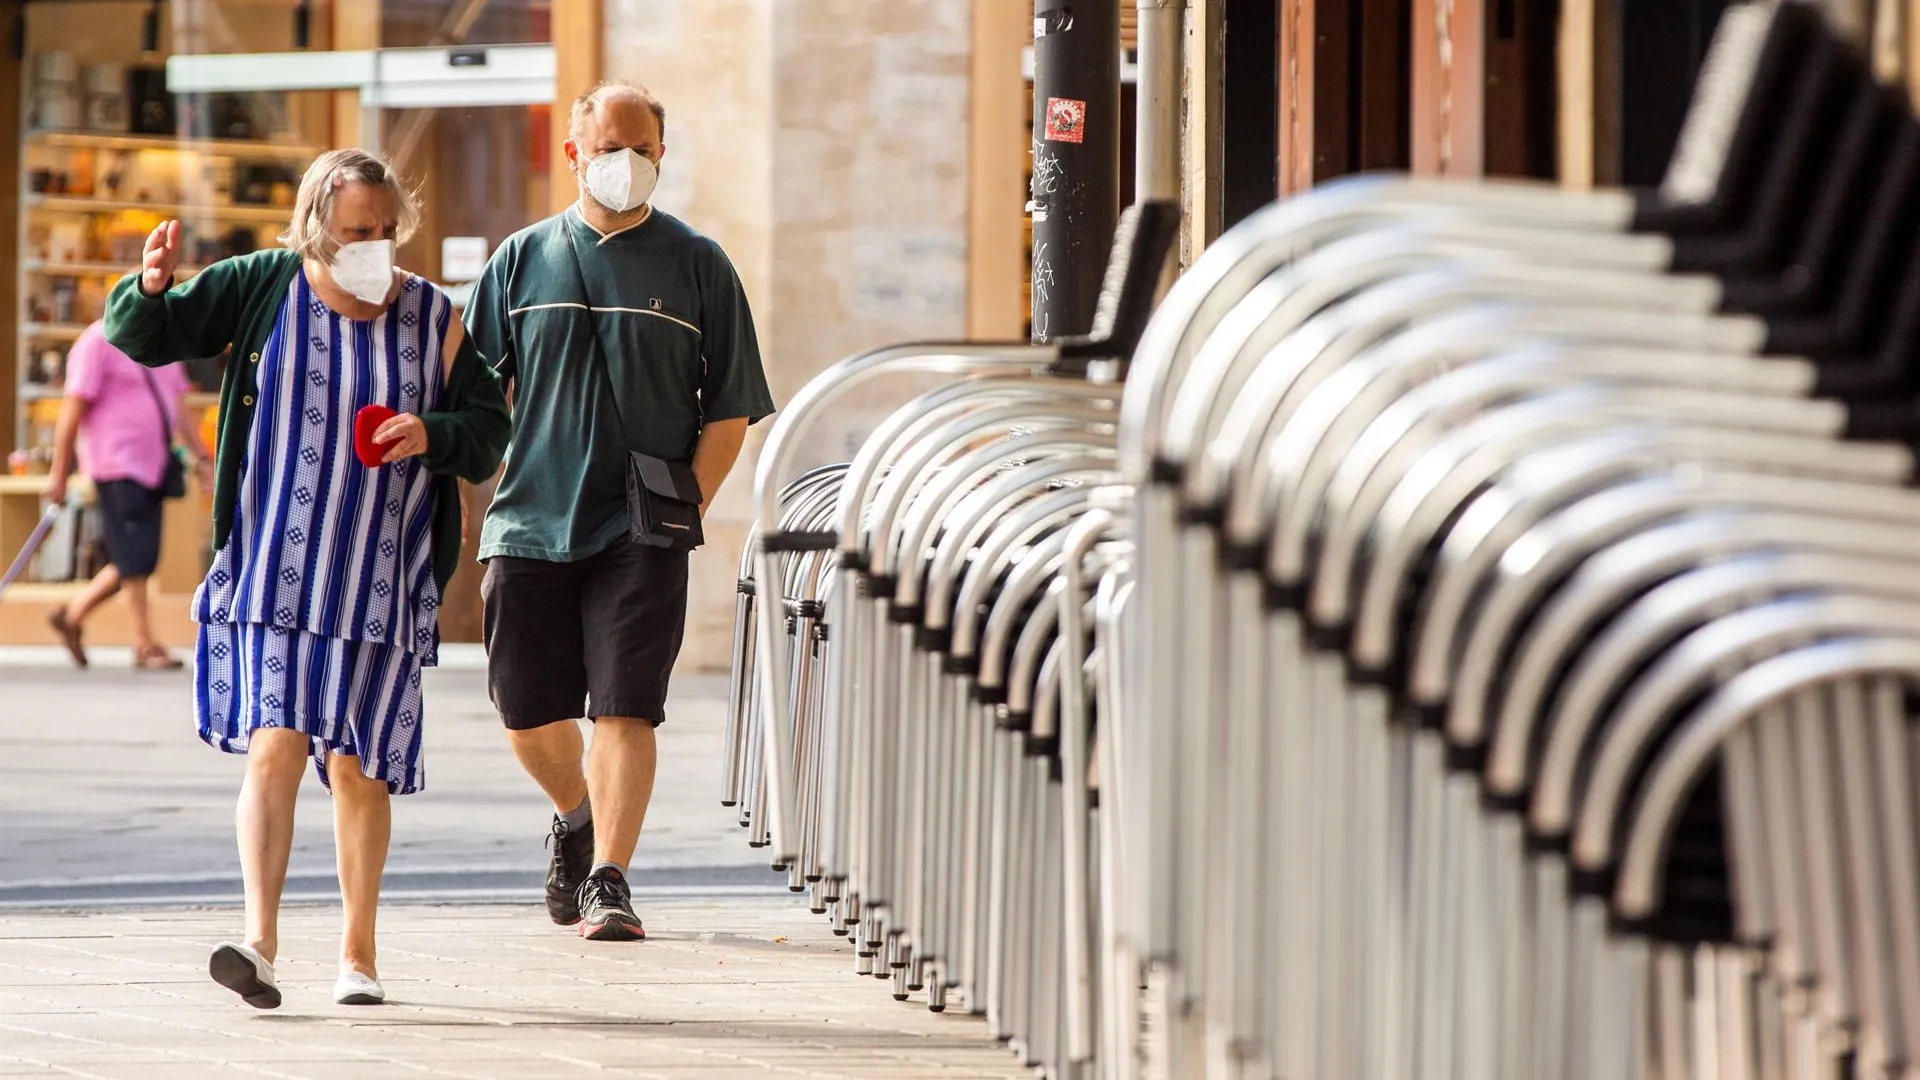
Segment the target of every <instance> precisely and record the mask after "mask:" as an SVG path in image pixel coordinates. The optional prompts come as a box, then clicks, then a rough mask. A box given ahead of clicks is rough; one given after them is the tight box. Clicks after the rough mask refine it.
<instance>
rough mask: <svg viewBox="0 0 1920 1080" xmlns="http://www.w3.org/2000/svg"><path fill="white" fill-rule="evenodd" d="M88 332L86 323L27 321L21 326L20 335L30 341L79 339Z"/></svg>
mask: <svg viewBox="0 0 1920 1080" xmlns="http://www.w3.org/2000/svg"><path fill="white" fill-rule="evenodd" d="M86 332H87V328H86V326H84V325H70V324H65V323H27V324H26V325H25V326H22V327H21V328H20V336H21V337H23V338H25V339H27V340H28V341H79V340H80V335H81V334H84V333H86Z"/></svg>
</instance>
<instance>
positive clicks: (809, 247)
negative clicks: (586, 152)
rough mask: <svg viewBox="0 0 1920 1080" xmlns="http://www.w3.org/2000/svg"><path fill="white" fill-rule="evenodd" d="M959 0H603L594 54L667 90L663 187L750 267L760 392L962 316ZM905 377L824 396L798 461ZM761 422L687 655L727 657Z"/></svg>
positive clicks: (948, 329)
mask: <svg viewBox="0 0 1920 1080" xmlns="http://www.w3.org/2000/svg"><path fill="white" fill-rule="evenodd" d="M969 6H970V5H968V4H967V3H965V2H962V0H890V2H888V3H885V4H876V3H871V2H867V0H607V6H606V20H607V25H606V49H607V51H606V58H605V59H606V72H607V74H608V75H609V76H610V77H618V78H628V79H633V80H636V81H639V82H643V83H646V84H647V85H648V86H649V87H651V88H652V89H653V90H654V92H655V93H656V94H658V95H659V96H660V98H661V99H662V100H663V101H664V102H665V103H666V106H667V117H668V119H667V125H668V127H667V146H668V151H667V158H666V160H665V162H664V163H663V166H662V169H661V182H660V192H659V195H658V197H657V202H658V204H659V205H660V206H661V207H662V208H663V209H665V210H667V211H669V212H671V213H674V214H676V215H679V216H681V217H683V218H685V219H686V220H687V221H688V222H689V223H690V224H692V225H693V226H694V227H695V228H697V229H700V230H701V231H703V232H705V233H707V234H708V235H710V236H713V237H714V238H716V239H717V240H719V241H720V243H721V244H722V245H723V246H724V247H725V248H726V250H727V252H728V254H729V255H730V256H731V257H732V258H733V261H734V263H735V265H736V266H737V267H738V268H739V271H740V274H741V277H742V279H743V280H744V281H745V283H746V287H747V293H748V296H749V298H750V300H751V301H752V303H753V306H754V312H755V321H756V324H757V326H758V328H759V331H760V340H761V348H762V352H763V355H764V356H765V359H766V364H767V374H768V378H769V381H770V382H771V384H772V386H773V392H774V400H775V402H776V403H779V404H782V405H784V404H785V403H786V402H787V401H788V400H790V399H791V398H792V396H793V394H794V392H795V391H797V390H798V389H799V388H800V387H801V386H803V385H805V384H806V382H807V381H808V380H809V379H811V378H812V377H813V376H814V375H816V374H818V373H819V372H821V371H822V370H824V369H825V368H826V367H828V366H829V365H831V364H832V363H834V362H835V361H838V360H839V359H841V358H842V357H845V356H847V355H850V354H853V353H856V352H860V351H863V350H866V349H871V348H876V347H879V346H883V345H889V344H894V343H897V342H902V341H910V340H914V339H918V338H953V337H958V336H960V334H961V332H962V329H963V327H964V323H965V314H966V255H967V250H966V237H967V232H966V226H967V221H966V208H967V187H966V185H967V162H966V147H967V122H968V107H969V106H968V74H967V65H968V60H969V55H968V37H967V31H968V24H967V19H968V8H969ZM908 389H909V388H907V387H903V386H898V385H896V386H893V387H886V386H879V387H876V388H874V389H873V390H872V391H871V392H864V393H862V394H860V395H859V396H857V397H856V398H854V399H850V400H848V401H846V402H845V403H844V404H843V406H842V407H840V408H836V409H834V410H833V416H832V418H831V421H830V422H829V423H827V424H824V425H821V426H820V427H819V428H818V429H817V431H816V434H815V436H814V437H812V438H810V439H809V440H808V441H807V443H806V444H805V446H804V459H803V460H801V461H800V462H797V463H796V464H797V465H798V466H801V467H804V466H807V465H813V464H819V463H821V462H824V461H829V460H844V459H845V458H846V457H847V456H848V455H849V454H850V453H851V452H852V448H853V447H854V446H857V444H858V441H859V439H860V438H861V437H862V436H864V435H865V433H866V432H867V431H869V430H871V428H872V426H873V424H875V423H876V422H877V421H878V418H879V417H880V416H882V415H884V414H885V412H886V411H887V410H888V408H890V407H891V405H892V404H893V403H896V402H898V401H899V400H901V398H902V395H903V393H905V392H906V391H907V390H908ZM770 426H771V421H769V422H767V423H763V424H761V425H758V426H757V427H756V428H755V430H754V433H753V435H752V436H751V437H750V439H749V444H748V449H747V453H746V454H745V455H743V458H742V460H741V463H740V465H739V466H738V467H737V468H736V469H735V471H734V474H733V477H732V479H730V480H729V481H728V482H727V485H726V487H724V488H722V489H721V491H720V493H719V495H718V496H717V497H716V499H715V501H714V505H713V507H712V509H711V511H710V514H709V520H708V524H707V536H708V546H707V547H706V548H704V549H702V550H701V551H700V552H698V553H697V554H696V556H695V560H694V583H693V598H692V601H691V605H690V609H689V612H688V627H687V643H686V647H685V649H684V650H683V652H682V664H681V666H682V668H683V669H688V670H696V669H708V670H717V669H724V668H725V667H726V666H727V664H728V663H729V660H730V655H729V654H730V651H731V647H732V634H733V607H734V581H735V577H736V573H737V570H738V566H739V560H740V552H741V548H742V544H743V543H744V540H745V537H746V533H747V530H748V528H749V527H750V525H751V522H752V517H753V508H752V506H751V505H750V504H751V501H752V487H753V469H754V454H755V452H756V451H757V449H758V447H759V445H760V441H761V440H762V439H763V438H764V437H765V434H766V430H767V429H768V428H769V427H770Z"/></svg>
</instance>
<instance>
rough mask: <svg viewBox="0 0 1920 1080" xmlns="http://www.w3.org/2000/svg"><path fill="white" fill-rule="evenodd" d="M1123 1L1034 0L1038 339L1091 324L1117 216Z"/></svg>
mask: <svg viewBox="0 0 1920 1080" xmlns="http://www.w3.org/2000/svg"><path fill="white" fill-rule="evenodd" d="M1120 2H1121V0H1037V2H1036V3H1035V5H1034V17H1033V23H1034V42H1033V191H1032V199H1033V202H1032V211H1033V298H1032V299H1033V339H1034V340H1035V341H1052V340H1054V339H1056V338H1061V337H1066V336H1069V335H1074V334H1085V333H1087V332H1089V331H1090V330H1092V329H1093V316H1094V309H1095V308H1096V307H1097V306H1098V304H1099V299H1100V284H1101V278H1102V276H1103V274H1104V272H1105V270H1106V262H1107V253H1108V249H1109V248H1110V247H1111V245H1112V243H1113V228H1114V224H1115V222H1116V221H1117V220H1118V219H1119V216H1120Z"/></svg>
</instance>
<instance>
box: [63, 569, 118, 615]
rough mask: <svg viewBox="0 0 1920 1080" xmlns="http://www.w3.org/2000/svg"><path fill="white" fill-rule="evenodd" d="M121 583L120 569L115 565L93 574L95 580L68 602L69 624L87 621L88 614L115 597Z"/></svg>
mask: <svg viewBox="0 0 1920 1080" xmlns="http://www.w3.org/2000/svg"><path fill="white" fill-rule="evenodd" d="M120 585H121V581H120V571H119V570H118V569H116V568H115V567H113V566H108V567H106V568H105V569H103V570H101V571H100V572H99V573H97V574H95V575H93V580H92V581H89V582H87V587H86V588H84V589H82V590H80V595H78V596H76V597H74V598H73V599H72V600H69V601H68V602H67V622H68V624H69V625H72V626H79V625H80V624H81V623H83V622H86V621H87V616H89V615H91V614H93V612H94V609H95V608H98V607H99V606H100V605H101V604H104V603H106V602H107V601H109V600H111V599H113V595H114V594H115V593H117V592H119V591H120Z"/></svg>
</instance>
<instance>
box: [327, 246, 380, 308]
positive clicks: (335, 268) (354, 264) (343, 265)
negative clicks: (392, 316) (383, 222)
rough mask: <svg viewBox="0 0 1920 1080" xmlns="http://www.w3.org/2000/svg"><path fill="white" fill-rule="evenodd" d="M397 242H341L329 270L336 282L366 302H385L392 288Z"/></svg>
mask: <svg viewBox="0 0 1920 1080" xmlns="http://www.w3.org/2000/svg"><path fill="white" fill-rule="evenodd" d="M395 247H396V245H395V244H394V242H393V241H391V240H356V241H354V242H353V243H351V244H341V245H340V250H339V251H336V252H334V253H333V262H332V263H331V265H329V267H328V270H329V271H330V272H331V273H332V274H333V282H334V284H336V285H338V286H340V287H341V288H343V289H345V290H347V292H349V293H351V294H352V295H353V297H354V299H356V300H359V301H361V302H362V303H367V304H385V303H386V302H387V294H388V293H391V292H392V291H393V259H394V249H395Z"/></svg>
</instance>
